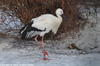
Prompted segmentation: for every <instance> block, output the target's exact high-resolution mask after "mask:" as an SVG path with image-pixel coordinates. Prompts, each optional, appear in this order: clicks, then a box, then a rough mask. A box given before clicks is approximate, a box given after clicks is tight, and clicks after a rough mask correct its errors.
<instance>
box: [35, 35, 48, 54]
mask: <svg viewBox="0 0 100 66" xmlns="http://www.w3.org/2000/svg"><path fill="white" fill-rule="evenodd" d="M38 36H39V35H37V36H36V37H35V38H34V40H35V41H36V42H37V43H38V44H39V45H40V47H41V48H42V49H43V47H42V46H41V44H40V43H39V42H38V41H37V37H38ZM43 52H45V55H47V56H49V55H48V53H47V52H46V51H45V50H44V51H43Z"/></svg>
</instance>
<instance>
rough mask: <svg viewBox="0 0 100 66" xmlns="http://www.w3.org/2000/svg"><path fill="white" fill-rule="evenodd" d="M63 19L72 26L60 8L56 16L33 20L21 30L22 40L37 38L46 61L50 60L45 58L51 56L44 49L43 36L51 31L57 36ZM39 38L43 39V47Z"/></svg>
mask: <svg viewBox="0 0 100 66" xmlns="http://www.w3.org/2000/svg"><path fill="white" fill-rule="evenodd" d="M62 17H63V18H64V19H65V21H66V22H67V23H68V24H69V25H70V23H69V22H68V21H67V19H66V17H65V16H64V13H63V10H62V9H60V8H58V9H57V10H56V16H54V15H52V14H43V15H41V16H39V17H36V18H33V19H32V20H31V22H30V23H28V24H27V25H25V26H24V27H23V28H22V29H21V30H20V33H21V39H25V38H32V37H35V38H34V40H35V41H36V42H37V43H38V44H39V45H40V47H41V48H42V49H43V55H44V57H43V59H44V60H49V59H48V58H46V57H45V56H46V55H47V56H49V55H48V53H47V52H46V51H45V49H44V44H43V38H44V37H43V36H44V35H45V34H46V33H49V32H50V31H52V32H53V33H54V34H56V33H57V30H58V28H59V26H60V24H61V23H62ZM38 36H40V37H42V45H41V44H40V43H39V42H38V40H37V38H38Z"/></svg>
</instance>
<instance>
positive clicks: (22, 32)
mask: <svg viewBox="0 0 100 66" xmlns="http://www.w3.org/2000/svg"><path fill="white" fill-rule="evenodd" d="M32 24H33V21H32V22H30V23H28V24H27V25H25V26H24V27H22V29H21V30H20V33H21V34H22V35H21V39H22V40H24V39H25V38H26V35H27V32H31V31H34V32H35V31H38V32H42V31H45V30H46V28H45V29H44V30H40V29H38V28H35V27H32V26H31V25H32Z"/></svg>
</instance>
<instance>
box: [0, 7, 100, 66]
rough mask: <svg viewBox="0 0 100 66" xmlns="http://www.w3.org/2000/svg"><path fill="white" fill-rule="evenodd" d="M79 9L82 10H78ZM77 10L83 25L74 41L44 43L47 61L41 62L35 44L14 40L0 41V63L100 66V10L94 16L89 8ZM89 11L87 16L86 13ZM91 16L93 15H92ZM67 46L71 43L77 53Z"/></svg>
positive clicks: (45, 65)
mask: <svg viewBox="0 0 100 66" xmlns="http://www.w3.org/2000/svg"><path fill="white" fill-rule="evenodd" d="M82 9H83V10H82ZM82 9H81V11H82V13H83V15H84V17H86V18H87V16H86V15H88V19H89V21H88V22H86V26H85V27H84V29H82V30H80V32H78V34H77V35H76V37H75V38H71V37H69V40H70V41H69V40H68V38H65V39H64V40H61V41H52V42H51V41H50V40H45V42H44V45H45V49H46V51H47V52H48V54H49V59H51V60H49V61H44V60H42V58H43V52H42V49H41V48H40V47H39V45H38V44H37V43H36V42H35V41H32V40H30V41H25V40H23V41H22V40H20V39H15V38H5V39H2V38H0V64H33V65H34V66H100V8H98V9H97V16H96V15H95V14H94V13H95V12H94V10H93V8H90V9H89V10H86V9H84V7H83V8H82ZM89 12H90V14H88V13H89ZM93 14H94V15H93ZM69 43H74V44H75V45H76V46H77V47H78V48H80V50H76V49H74V50H69V49H68V48H67V46H68V44H69Z"/></svg>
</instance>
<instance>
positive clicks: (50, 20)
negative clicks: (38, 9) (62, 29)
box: [32, 14, 62, 36]
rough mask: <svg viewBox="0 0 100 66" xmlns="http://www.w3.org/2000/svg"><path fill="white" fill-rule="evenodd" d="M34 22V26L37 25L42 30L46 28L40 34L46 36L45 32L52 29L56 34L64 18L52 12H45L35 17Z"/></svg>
mask: <svg viewBox="0 0 100 66" xmlns="http://www.w3.org/2000/svg"><path fill="white" fill-rule="evenodd" d="M33 21H34V23H33V24H32V27H36V28H38V29H40V30H45V29H46V30H45V31H42V32H39V34H38V35H40V36H44V34H46V33H48V32H49V31H50V30H52V32H54V34H56V32H57V30H58V28H59V26H60V24H61V22H62V18H61V16H59V17H55V16H53V15H51V14H44V15H41V16H40V17H37V18H35V19H33Z"/></svg>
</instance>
